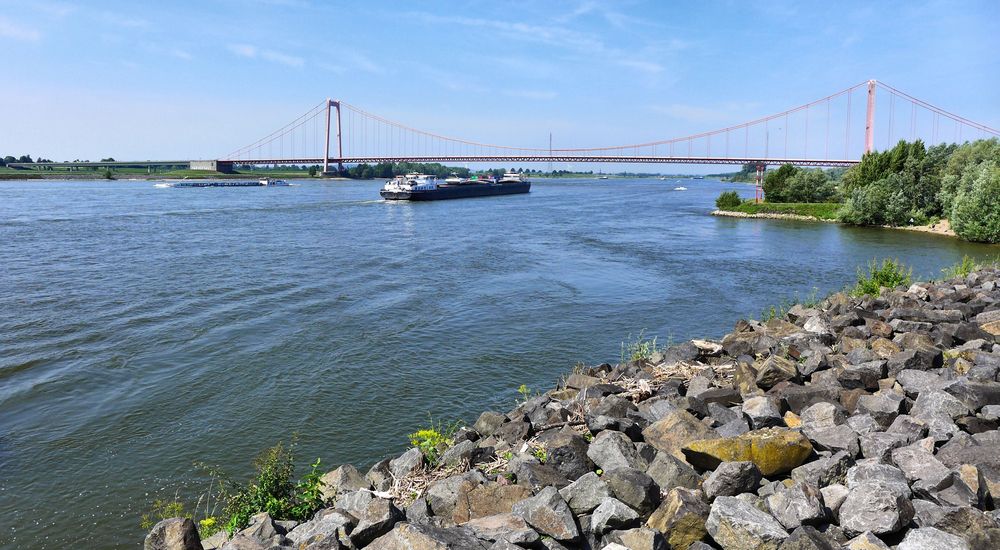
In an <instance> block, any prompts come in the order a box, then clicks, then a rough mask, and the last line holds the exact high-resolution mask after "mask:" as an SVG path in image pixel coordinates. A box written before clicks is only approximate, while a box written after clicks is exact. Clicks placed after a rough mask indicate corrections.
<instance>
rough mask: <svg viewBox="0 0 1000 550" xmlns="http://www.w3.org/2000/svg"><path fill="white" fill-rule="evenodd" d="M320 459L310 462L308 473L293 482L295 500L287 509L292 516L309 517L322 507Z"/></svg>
mask: <svg viewBox="0 0 1000 550" xmlns="http://www.w3.org/2000/svg"><path fill="white" fill-rule="evenodd" d="M320 462H321V461H320V459H319V458H316V462H313V463H312V466H311V469H310V470H309V473H308V474H306V475H305V477H303V478H302V479H301V480H300V481H299V482H298V483H296V484H295V496H296V499H295V502H294V504H292V507H291V509H290V510H289V512H290V514H291V516H292V517H294V518H310V517H312V515H313V514H315V513H316V512H317V511H319V509H320V508H322V507H323V479H322V478H323V472H321V471H320V469H319V465H320Z"/></svg>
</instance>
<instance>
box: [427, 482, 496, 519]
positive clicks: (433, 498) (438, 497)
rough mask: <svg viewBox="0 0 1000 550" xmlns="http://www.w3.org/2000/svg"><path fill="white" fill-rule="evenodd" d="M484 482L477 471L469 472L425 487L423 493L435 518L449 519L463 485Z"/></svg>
mask: <svg viewBox="0 0 1000 550" xmlns="http://www.w3.org/2000/svg"><path fill="white" fill-rule="evenodd" d="M485 482H486V478H485V477H484V476H483V474H481V473H480V472H479V471H478V470H471V471H468V472H465V473H462V474H459V475H454V476H451V477H446V478H444V479H442V480H439V481H435V482H434V483H431V484H430V486H428V487H427V491H426V492H425V493H424V495H425V497H424V498H425V499H426V500H427V504H429V505H430V508H431V511H433V512H434V515H435V516H440V517H444V518H450V517H451V515H452V513H453V512H454V511H455V503H456V502H457V500H458V493H459V490H460V489H461V487H462V484H463V483H471V484H472V485H480V484H482V483H485Z"/></svg>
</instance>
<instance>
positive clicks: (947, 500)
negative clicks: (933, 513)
mask: <svg viewBox="0 0 1000 550" xmlns="http://www.w3.org/2000/svg"><path fill="white" fill-rule="evenodd" d="M913 494H914V495H916V496H919V497H921V498H925V499H927V500H930V501H932V502H935V503H937V504H940V505H942V506H975V505H977V504H978V503H979V497H978V495H976V492H975V491H973V490H972V489H971V488H970V487H969V486H968V485H966V483H965V481H963V480H962V478H961V477H960V476H959V475H958V474H957V473H955V472H951V473H950V474H948V475H947V476H946V477H945V478H944V479H942V480H940V481H935V480H929V479H928V480H923V479H922V480H920V481H917V482H915V483H914V484H913Z"/></svg>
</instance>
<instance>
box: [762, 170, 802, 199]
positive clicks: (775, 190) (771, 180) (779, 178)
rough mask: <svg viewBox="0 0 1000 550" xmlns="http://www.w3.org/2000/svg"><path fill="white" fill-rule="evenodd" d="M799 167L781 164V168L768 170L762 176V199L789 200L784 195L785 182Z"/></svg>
mask: <svg viewBox="0 0 1000 550" xmlns="http://www.w3.org/2000/svg"><path fill="white" fill-rule="evenodd" d="M798 171H799V169H798V168H796V167H794V166H792V165H791V164H783V165H782V166H781V168H778V169H777V170H775V171H773V172H768V174H767V176H765V177H764V185H763V187H764V200H765V201H767V202H789V201H788V200H787V197H786V195H785V182H786V181H787V180H788V178H789V177H791V176H792V174H795V173H796V172H798Z"/></svg>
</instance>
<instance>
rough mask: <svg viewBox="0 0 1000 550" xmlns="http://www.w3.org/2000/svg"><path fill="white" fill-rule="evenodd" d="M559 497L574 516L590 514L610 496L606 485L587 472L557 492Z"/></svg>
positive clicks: (597, 477) (592, 473)
mask: <svg viewBox="0 0 1000 550" xmlns="http://www.w3.org/2000/svg"><path fill="white" fill-rule="evenodd" d="M559 495H560V496H561V497H562V498H563V500H565V501H566V504H568V505H569V508H570V510H572V511H573V513H574V514H576V515H582V514H587V513H590V512H591V511H592V510H593V509H594V508H597V506H598V505H599V504H600V503H601V501H602V500H604V499H605V498H607V497H610V496H611V490H610V489H608V485H607V484H606V483H604V481H603V480H602V479H601V478H600V476H598V475H597V474H595V473H594V472H588V473H586V474H584V475H582V476H580V478H579V479H577V480H576V481H574V482H573V483H570V484H569V485H567V486H566V487H563V488H562V489H560V490H559Z"/></svg>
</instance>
